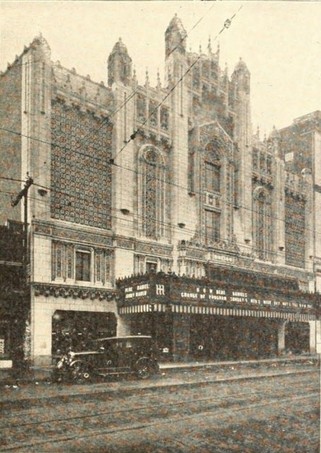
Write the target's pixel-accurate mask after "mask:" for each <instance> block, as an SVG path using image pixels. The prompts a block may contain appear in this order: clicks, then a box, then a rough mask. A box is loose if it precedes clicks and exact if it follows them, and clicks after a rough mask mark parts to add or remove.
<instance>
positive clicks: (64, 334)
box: [52, 310, 117, 355]
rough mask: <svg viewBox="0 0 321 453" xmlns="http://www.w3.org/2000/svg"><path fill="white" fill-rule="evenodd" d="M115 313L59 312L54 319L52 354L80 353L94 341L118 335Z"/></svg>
mask: <svg viewBox="0 0 321 453" xmlns="http://www.w3.org/2000/svg"><path fill="white" fill-rule="evenodd" d="M116 326H117V320H116V316H115V315H114V313H97V312H95V313H91V312H82V311H81V312H79V311H63V310H57V311H56V312H55V313H54V315H53V317H52V354H53V355H59V354H61V353H65V352H66V351H68V350H69V349H73V350H74V351H80V350H84V349H87V348H88V347H90V345H91V342H92V340H94V339H97V338H104V337H111V336H114V335H116Z"/></svg>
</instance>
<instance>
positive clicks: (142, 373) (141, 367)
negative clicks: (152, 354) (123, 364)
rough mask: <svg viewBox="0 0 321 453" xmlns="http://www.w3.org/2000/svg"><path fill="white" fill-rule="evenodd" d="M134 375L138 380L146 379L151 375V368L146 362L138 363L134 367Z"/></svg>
mask: <svg viewBox="0 0 321 453" xmlns="http://www.w3.org/2000/svg"><path fill="white" fill-rule="evenodd" d="M136 374H137V377H138V378H139V379H148V378H149V377H150V376H151V375H152V368H151V365H150V363H149V362H148V361H147V360H143V361H141V362H138V363H137V365H136Z"/></svg>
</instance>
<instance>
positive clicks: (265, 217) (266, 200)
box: [253, 187, 272, 261]
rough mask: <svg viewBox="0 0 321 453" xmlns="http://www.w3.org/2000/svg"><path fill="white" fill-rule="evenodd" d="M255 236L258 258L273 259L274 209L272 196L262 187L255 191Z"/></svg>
mask: <svg viewBox="0 0 321 453" xmlns="http://www.w3.org/2000/svg"><path fill="white" fill-rule="evenodd" d="M253 214H254V238H255V248H256V253H257V255H258V258H260V259H262V260H266V261H270V260H271V252H272V209H271V196H270V194H269V192H268V191H267V190H265V189H263V188H262V187H258V188H257V189H256V190H255V192H254V212H253Z"/></svg>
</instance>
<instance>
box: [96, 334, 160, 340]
mask: <svg viewBox="0 0 321 453" xmlns="http://www.w3.org/2000/svg"><path fill="white" fill-rule="evenodd" d="M137 338H145V339H146V338H150V339H151V338H152V337H151V336H150V335H126V336H120V337H105V338H97V340H96V341H105V340H133V339H135V340H136V339H137Z"/></svg>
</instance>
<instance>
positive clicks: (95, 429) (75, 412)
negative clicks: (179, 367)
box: [0, 375, 319, 451]
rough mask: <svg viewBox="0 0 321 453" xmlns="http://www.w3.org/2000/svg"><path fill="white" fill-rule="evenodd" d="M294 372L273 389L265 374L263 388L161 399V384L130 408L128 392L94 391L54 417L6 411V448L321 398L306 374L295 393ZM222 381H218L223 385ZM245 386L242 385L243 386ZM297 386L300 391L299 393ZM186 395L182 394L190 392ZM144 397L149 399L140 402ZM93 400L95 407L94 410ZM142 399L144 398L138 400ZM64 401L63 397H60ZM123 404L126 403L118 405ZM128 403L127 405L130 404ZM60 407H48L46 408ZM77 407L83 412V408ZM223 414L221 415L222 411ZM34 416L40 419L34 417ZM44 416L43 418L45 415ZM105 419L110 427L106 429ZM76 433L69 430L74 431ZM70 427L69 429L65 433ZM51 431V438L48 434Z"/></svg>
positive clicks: (181, 394) (178, 394)
mask: <svg viewBox="0 0 321 453" xmlns="http://www.w3.org/2000/svg"><path fill="white" fill-rule="evenodd" d="M289 377H290V376H288V375H284V376H283V383H282V384H281V387H280V388H278V391H277V392H275V391H274V392H273V395H270V393H269V392H270V391H271V380H270V379H269V377H267V378H265V382H264V383H263V384H264V388H263V389H261V388H260V386H262V382H261V385H259V386H258V388H256V389H255V390H254V391H253V389H251V388H249V386H248V383H247V388H246V389H245V391H242V392H240V391H236V390H233V385H231V386H228V387H227V391H221V392H219V393H218V392H217V390H219V388H218V386H217V383H213V386H208V385H207V387H206V389H203V390H202V389H201V388H199V389H194V392H195V393H196V392H197V393H196V394H195V396H194V397H192V398H191V395H190V394H188V393H189V392H187V391H182V392H177V391H176V392H168V393H167V394H166V399H167V400H166V402H165V403H164V402H162V401H161V398H162V397H163V394H162V393H163V391H164V389H163V388H162V389H160V394H159V395H157V394H155V392H148V391H147V393H146V394H142V395H140V394H137V395H136V396H135V398H132V399H133V400H135V399H136V400H137V403H136V404H135V401H131V404H134V407H132V408H129V407H128V404H126V402H127V401H128V399H127V398H124V400H123V401H122V399H121V398H118V400H117V402H116V403H113V399H112V398H111V397H110V395H109V396H108V397H107V398H104V399H103V400H102V399H101V398H100V397H98V398H99V400H97V399H96V398H95V395H94V394H93V395H92V398H93V400H92V401H86V403H85V405H84V407H81V406H79V402H78V403H77V402H75V403H74V404H73V406H75V407H72V408H71V410H70V411H69V409H68V412H70V413H69V414H68V416H66V417H60V416H59V414H57V416H55V417H49V418H48V416H47V417H46V413H45V414H41V413H40V412H39V413H37V411H36V413H35V411H34V408H30V409H28V410H24V411H22V412H21V416H22V417H20V422H19V423H17V424H16V423H14V420H13V418H14V416H16V414H14V413H10V412H9V411H5V413H4V414H3V415H4V417H3V419H2V422H1V425H0V428H1V431H2V436H3V439H2V449H3V450H2V451H9V450H14V449H20V448H27V447H28V446H29V447H30V446H35V445H45V444H50V443H52V442H65V441H66V442H67V441H70V440H73V439H86V438H88V439H89V438H91V437H93V436H96V435H97V434H99V435H109V434H116V433H118V432H122V431H131V430H137V429H146V428H147V427H156V426H157V425H162V426H163V425H164V424H165V425H166V424H168V423H174V422H175V421H177V420H179V421H180V422H181V421H184V420H189V419H191V418H196V419H197V418H199V417H204V416H211V417H213V416H214V415H213V414H221V415H222V414H228V413H234V412H235V411H236V410H237V411H246V410H254V409H258V408H260V407H265V406H273V405H278V404H280V403H282V404H283V405H288V404H292V405H293V404H296V403H297V402H302V403H304V402H309V404H310V405H311V404H313V403H316V404H317V402H318V398H319V392H318V388H317V385H316V384H314V385H311V384H310V383H309V379H308V376H304V378H305V379H304V380H303V382H299V383H297V385H296V389H295V390H296V396H293V394H292V389H291V388H288V387H289V386H288V384H289V383H288V379H286V378H289ZM243 384H245V383H243ZM220 386H221V383H219V387H220ZM201 390H202V391H203V392H205V394H206V393H208V392H209V391H211V392H212V393H213V394H211V395H210V396H201V397H200V395H199V393H202V391H201ZM242 390H244V389H242ZM298 392H299V394H298ZM188 397H189V399H187V400H184V398H188ZM144 400H146V404H142V403H141V402H143V401H144ZM93 402H94V403H95V404H94V410H93ZM139 402H140V404H139ZM106 403H107V404H110V406H111V407H110V409H109V410H108V411H106V410H105V405H106ZM62 404H63V401H62ZM121 404H124V405H125V407H119V406H121ZM126 406H127V407H126ZM52 409H59V408H52V407H51V408H50V407H49V408H48V411H51V410H52ZM39 410H40V409H39ZM79 412H82V413H81V414H79ZM222 416H223V415H222ZM25 417H32V418H33V420H30V419H29V421H23V418H25ZM35 417H36V419H35ZM44 417H45V418H44ZM106 425H107V426H108V429H106ZM71 432H72V433H73V434H72V435H70V433H71ZM67 433H68V434H67ZM46 436H47V439H46Z"/></svg>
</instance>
